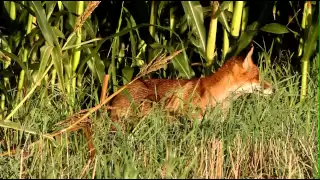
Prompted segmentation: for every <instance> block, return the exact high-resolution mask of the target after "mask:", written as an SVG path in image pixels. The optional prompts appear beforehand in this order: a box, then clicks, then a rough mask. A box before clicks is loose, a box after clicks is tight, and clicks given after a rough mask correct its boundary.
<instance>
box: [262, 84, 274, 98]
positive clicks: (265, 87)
mask: <svg viewBox="0 0 320 180" xmlns="http://www.w3.org/2000/svg"><path fill="white" fill-rule="evenodd" d="M262 87H263V89H262V93H263V95H270V94H273V88H272V86H271V84H270V83H268V82H267V81H263V82H262Z"/></svg>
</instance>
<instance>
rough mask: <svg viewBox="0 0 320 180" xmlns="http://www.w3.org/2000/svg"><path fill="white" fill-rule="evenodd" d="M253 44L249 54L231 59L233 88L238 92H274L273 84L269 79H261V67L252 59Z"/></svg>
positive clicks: (263, 93)
mask: <svg viewBox="0 0 320 180" xmlns="http://www.w3.org/2000/svg"><path fill="white" fill-rule="evenodd" d="M253 50H254V48H253V46H252V48H251V49H250V51H249V53H248V54H247V56H246V57H245V58H244V59H243V58H235V59H233V60H231V61H232V62H231V64H232V65H231V73H230V74H231V78H230V80H231V88H230V91H233V92H235V93H236V94H245V93H256V92H257V93H260V94H262V95H270V94H272V93H273V92H272V86H271V85H270V83H268V82H267V81H262V80H261V79H260V72H259V68H258V67H257V66H256V65H255V64H254V62H253V60H252V54H253Z"/></svg>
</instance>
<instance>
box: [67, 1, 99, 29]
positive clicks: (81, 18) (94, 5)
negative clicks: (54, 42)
mask: <svg viewBox="0 0 320 180" xmlns="http://www.w3.org/2000/svg"><path fill="white" fill-rule="evenodd" d="M100 2H101V1H90V2H89V3H88V6H87V8H86V10H85V11H84V12H83V13H82V14H81V15H80V16H79V17H78V18H77V22H76V25H75V27H74V30H73V32H76V31H77V30H78V29H79V28H80V27H82V25H83V24H84V22H85V21H86V20H87V19H88V17H89V16H90V15H91V14H92V12H93V11H94V9H96V8H97V7H98V5H99V3H100Z"/></svg>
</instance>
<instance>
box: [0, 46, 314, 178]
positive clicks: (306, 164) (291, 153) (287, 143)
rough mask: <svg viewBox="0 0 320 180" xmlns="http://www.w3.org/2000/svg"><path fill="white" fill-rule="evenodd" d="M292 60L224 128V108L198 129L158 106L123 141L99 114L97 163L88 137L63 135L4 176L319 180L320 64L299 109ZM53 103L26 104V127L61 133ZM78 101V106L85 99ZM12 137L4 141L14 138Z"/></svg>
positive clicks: (9, 163)
mask: <svg viewBox="0 0 320 180" xmlns="http://www.w3.org/2000/svg"><path fill="white" fill-rule="evenodd" d="M260 57H261V58H262V56H260ZM289 57H290V54H289V53H288V52H282V54H280V56H279V57H278V58H279V59H280V60H281V61H282V62H283V66H282V68H281V69H279V71H269V72H265V73H264V74H265V76H267V77H269V79H271V81H272V83H273V84H274V87H275V94H274V95H273V96H271V97H258V96H254V95H250V96H247V97H245V98H242V99H238V100H236V101H235V102H234V103H233V106H232V109H231V111H230V113H229V117H228V120H226V121H224V122H222V121H221V114H220V112H219V110H218V109H212V110H210V111H209V112H208V114H207V116H206V118H205V119H204V120H203V121H202V122H201V123H196V122H190V121H189V120H188V119H185V118H177V119H174V120H172V119H171V120H169V118H168V116H167V115H166V114H164V113H163V111H161V107H157V106H155V107H154V109H153V113H150V115H149V116H147V117H144V118H142V119H131V120H130V119H128V120H127V122H126V124H127V126H129V127H131V128H128V130H127V131H126V132H125V133H124V134H123V133H122V132H121V131H119V132H116V133H115V134H110V132H108V131H107V129H109V128H110V125H111V124H110V121H109V118H108V116H105V115H102V116H96V115H93V116H91V118H92V120H93V126H92V131H93V132H94V134H93V141H94V144H95V148H96V153H97V155H96V158H95V160H94V162H92V164H90V163H89V162H88V160H87V158H86V157H87V154H88V149H87V147H86V141H85V139H84V138H83V135H81V133H71V134H62V135H61V136H60V137H59V138H57V140H56V141H57V142H58V144H57V147H54V146H53V144H51V143H50V142H49V141H47V140H44V141H43V142H42V143H41V144H38V145H36V146H35V147H34V148H33V149H32V150H31V152H30V154H29V156H28V157H23V158H21V156H20V154H21V150H19V151H18V153H17V154H16V155H15V156H14V157H1V158H0V164H1V166H0V172H1V174H2V177H3V178H18V177H19V176H20V175H21V176H22V177H28V178H91V177H95V178H315V177H317V175H318V167H317V148H316V147H317V129H316V127H317V125H316V124H317V119H318V112H317V110H318V108H317V107H316V106H314V104H316V103H318V100H317V98H316V95H317V91H316V87H317V85H318V84H317V81H316V80H315V79H316V76H317V71H318V67H317V66H316V65H317V63H318V62H317V61H318V57H316V58H315V59H314V61H313V64H312V66H311V67H312V68H311V69H312V71H311V76H310V81H308V83H309V84H308V86H310V87H311V88H310V89H309V92H308V93H307V94H308V96H307V97H306V98H307V99H308V100H307V101H304V103H297V102H299V93H298V91H297V89H298V88H299V75H297V74H295V73H294V71H293V70H292V69H291V68H289V67H290V66H288V62H289V61H290V59H289ZM261 58H260V59H261ZM36 93H37V94H38V93H41V89H40V90H39V91H37V92H36ZM79 95H80V96H83V95H84V93H80V94H79ZM52 98H54V96H49V97H48V98H47V99H43V100H40V99H37V98H32V100H30V101H28V103H27V104H26V106H25V107H24V108H23V110H22V109H21V110H20V111H19V116H18V117H19V119H20V121H21V122H23V126H25V127H33V128H36V129H39V130H41V131H42V132H43V133H47V132H48V131H51V130H54V129H56V128H57V127H55V126H54V123H56V122H58V121H60V120H61V119H64V117H65V116H66V115H65V114H64V113H63V112H64V111H63V110H62V107H63V102H61V101H56V104H54V105H52V104H48V103H46V102H47V101H48V100H51V99H52ZM78 101H79V102H78V104H80V101H81V98H79V99H78ZM283 107H286V108H283ZM307 118H310V121H307ZM130 125H131V126H130ZM16 133H17V134H16V135H14V136H16V138H14V139H12V140H11V141H8V142H9V144H8V145H10V144H11V143H12V144H20V143H21V144H22V145H23V144H25V145H26V144H28V142H31V141H32V139H33V137H32V136H30V135H29V136H26V138H23V139H20V138H19V137H21V135H22V134H21V133H19V131H17V132H16ZM12 135H13V134H11V135H10V134H5V137H6V139H11V138H10V137H11V136H12Z"/></svg>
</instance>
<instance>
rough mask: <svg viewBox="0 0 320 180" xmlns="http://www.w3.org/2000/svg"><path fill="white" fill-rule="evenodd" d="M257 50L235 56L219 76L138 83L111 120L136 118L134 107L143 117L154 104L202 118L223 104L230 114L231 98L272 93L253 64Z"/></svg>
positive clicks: (117, 104)
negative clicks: (189, 111)
mask: <svg viewBox="0 0 320 180" xmlns="http://www.w3.org/2000/svg"><path fill="white" fill-rule="evenodd" d="M253 50H254V49H253V47H252V48H251V50H250V51H249V53H248V54H247V56H246V57H243V56H235V57H232V58H231V59H229V60H227V61H226V62H225V63H224V65H223V66H222V67H221V68H219V69H218V70H217V71H216V72H215V73H213V74H212V75H210V76H207V77H203V78H194V79H190V80H170V79H147V80H142V79H140V80H137V81H135V82H133V83H132V84H130V85H128V86H127V88H126V90H125V93H120V94H118V95H117V96H116V97H115V98H114V99H113V101H112V103H111V106H112V108H113V109H112V110H111V119H113V120H114V121H117V120H118V119H119V118H121V117H127V116H130V115H131V114H132V110H133V109H132V106H131V105H132V103H134V105H135V107H136V108H137V109H139V110H140V112H141V114H142V115H145V114H147V113H148V112H149V110H150V109H151V107H152V102H161V103H164V107H165V109H166V110H168V111H169V112H178V110H180V112H183V110H184V109H185V107H186V106H185V105H187V104H191V105H194V106H195V107H196V108H198V109H199V110H200V111H199V112H200V113H199V114H198V115H197V117H198V118H202V117H203V115H204V113H205V110H206V109H207V108H209V107H211V108H212V107H215V106H216V105H217V104H218V103H221V104H222V110H223V112H227V110H228V106H229V101H230V99H229V97H234V98H238V97H239V96H241V95H243V94H245V93H256V92H258V93H262V94H264V95H269V94H271V93H272V87H271V85H270V83H268V82H266V81H264V82H262V81H261V79H260V73H259V68H258V67H257V66H256V65H255V64H254V63H253V60H252V54H253Z"/></svg>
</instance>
